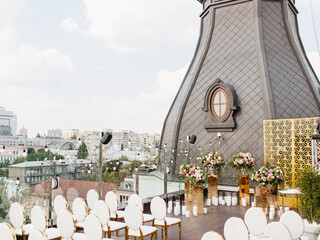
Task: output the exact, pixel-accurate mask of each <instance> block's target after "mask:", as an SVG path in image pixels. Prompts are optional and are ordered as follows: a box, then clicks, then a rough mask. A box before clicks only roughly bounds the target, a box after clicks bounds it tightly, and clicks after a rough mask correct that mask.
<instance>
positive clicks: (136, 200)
mask: <svg viewBox="0 0 320 240" xmlns="http://www.w3.org/2000/svg"><path fill="white" fill-rule="evenodd" d="M128 205H137V206H138V207H139V208H140V209H141V210H142V212H143V202H142V199H141V198H140V196H139V195H138V194H135V193H134V194H132V195H131V196H130V197H129V199H128ZM153 221H154V217H153V216H152V215H151V214H143V223H147V222H153Z"/></svg>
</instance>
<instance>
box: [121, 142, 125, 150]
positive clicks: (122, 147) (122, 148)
mask: <svg viewBox="0 0 320 240" xmlns="http://www.w3.org/2000/svg"><path fill="white" fill-rule="evenodd" d="M123 150H124V145H123V143H121V151H123Z"/></svg>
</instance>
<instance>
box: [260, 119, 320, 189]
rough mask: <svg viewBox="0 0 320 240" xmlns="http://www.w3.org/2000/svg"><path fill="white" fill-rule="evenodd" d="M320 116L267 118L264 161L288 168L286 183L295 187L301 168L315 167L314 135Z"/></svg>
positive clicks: (264, 122) (264, 125)
mask: <svg viewBox="0 0 320 240" xmlns="http://www.w3.org/2000/svg"><path fill="white" fill-rule="evenodd" d="M317 120H318V118H299V119H281V120H264V121H263V127H264V161H265V163H270V164H274V165H277V166H280V167H281V168H283V170H284V171H285V177H286V182H285V184H286V185H287V186H289V187H291V188H295V185H296V179H297V174H296V173H297V171H298V170H299V169H304V168H311V167H312V148H311V135H312V134H316V133H317V130H316V128H317Z"/></svg>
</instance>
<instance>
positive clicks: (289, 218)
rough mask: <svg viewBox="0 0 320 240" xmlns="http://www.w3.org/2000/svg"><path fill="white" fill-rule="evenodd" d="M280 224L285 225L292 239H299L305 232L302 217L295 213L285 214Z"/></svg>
mask: <svg viewBox="0 0 320 240" xmlns="http://www.w3.org/2000/svg"><path fill="white" fill-rule="evenodd" d="M280 222H281V223H282V224H283V225H285V226H286V227H287V228H288V229H289V231H290V233H291V237H292V239H299V238H300V237H301V236H302V234H303V232H304V223H303V220H302V218H301V217H300V215H299V214H298V213H296V212H294V211H289V212H285V213H284V214H282V215H281V217H280Z"/></svg>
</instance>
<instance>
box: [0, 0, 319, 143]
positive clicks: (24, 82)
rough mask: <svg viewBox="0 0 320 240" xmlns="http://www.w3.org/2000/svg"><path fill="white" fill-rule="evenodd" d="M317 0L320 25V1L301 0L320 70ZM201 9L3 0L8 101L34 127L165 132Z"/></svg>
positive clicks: (126, 0) (189, 4) (90, 0)
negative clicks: (315, 33)
mask: <svg viewBox="0 0 320 240" xmlns="http://www.w3.org/2000/svg"><path fill="white" fill-rule="evenodd" d="M310 1H312V5H313V6H312V7H313V13H314V15H315V21H316V24H317V26H320V1H319V0H296V2H297V7H298V9H299V10H300V15H299V20H300V28H301V35H302V39H303V41H304V44H305V48H306V51H307V52H308V54H309V56H310V60H311V61H312V62H313V65H314V68H315V69H316V71H317V72H318V75H319V76H320V58H319V55H318V53H317V47H316V42H315V37H314V31H313V28H312V20H311V14H310V6H309V2H310ZM200 12H201V5H200V4H199V3H198V1H196V0H161V1H156V0H121V1H119V0H82V1H80V0H0V106H3V107H5V108H7V109H8V110H12V111H14V112H15V113H16V114H17V115H18V128H20V127H22V126H24V127H25V128H27V129H28V131H29V136H30V137H34V136H35V134H36V133H37V132H40V134H43V133H46V132H47V130H48V129H51V128H60V129H62V130H65V129H69V128H78V129H80V130H101V129H102V128H104V127H108V128H112V129H116V130H120V129H129V130H134V131H136V132H149V133H154V132H157V133H161V129H162V124H163V121H164V118H165V117H166V114H167V112H168V110H169V107H170V105H171V103H172V101H173V98H174V97H175V94H176V92H177V90H178V88H179V86H180V83H181V81H182V79H183V76H184V74H185V72H186V70H187V67H188V65H189V63H190V61H191V59H192V56H193V53H194V50H195V47H196V42H197V39H198V34H199V26H200V24H199V23H200V19H199V13H200ZM317 30H318V35H319V37H318V38H319V39H320V29H319V27H318V29H317Z"/></svg>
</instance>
